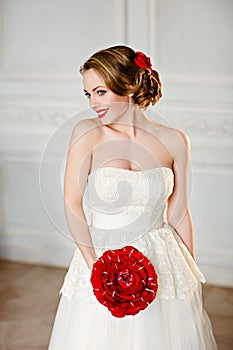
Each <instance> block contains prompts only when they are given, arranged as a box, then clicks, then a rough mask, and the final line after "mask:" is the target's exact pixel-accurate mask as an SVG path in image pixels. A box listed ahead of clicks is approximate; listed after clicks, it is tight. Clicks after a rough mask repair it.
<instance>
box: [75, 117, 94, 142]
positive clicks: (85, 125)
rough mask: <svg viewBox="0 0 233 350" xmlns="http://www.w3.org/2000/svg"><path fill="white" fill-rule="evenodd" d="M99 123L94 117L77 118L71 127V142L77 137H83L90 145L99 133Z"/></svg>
mask: <svg viewBox="0 0 233 350" xmlns="http://www.w3.org/2000/svg"><path fill="white" fill-rule="evenodd" d="M99 126H100V123H99V121H98V120H96V118H87V119H82V120H79V121H78V122H77V123H76V124H75V125H74V127H73V130H72V135H71V142H74V141H77V140H78V139H79V138H85V140H86V142H88V143H89V144H90V145H91V144H92V143H93V141H94V140H95V138H96V137H97V134H98V133H99V130H100V128H99Z"/></svg>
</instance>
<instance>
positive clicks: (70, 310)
mask: <svg viewBox="0 0 233 350" xmlns="http://www.w3.org/2000/svg"><path fill="white" fill-rule="evenodd" d="M173 186H174V174H173V172H172V170H171V169H169V168H166V167H158V168H152V169H148V170H142V171H132V170H127V169H123V168H116V167H103V168H99V169H96V170H94V171H93V172H92V173H90V174H89V176H88V182H87V198H88V205H89V206H90V210H91V214H92V215H91V220H92V221H91V225H89V231H90V234H91V236H92V240H93V243H94V245H95V247H98V248H97V249H96V251H97V254H98V256H101V255H102V253H103V251H104V250H107V249H114V248H120V247H123V246H126V245H131V246H134V247H136V248H137V249H138V250H139V251H140V252H141V253H143V254H144V255H146V256H147V257H148V258H149V259H150V260H151V262H152V263H153V265H154V267H155V270H156V273H157V275H158V291H157V295H156V298H155V299H154V301H153V302H152V303H151V304H149V306H148V307H147V308H146V309H144V310H143V311H140V312H139V313H138V314H137V315H135V316H126V317H124V318H116V317H114V316H112V314H111V313H110V312H109V311H108V309H107V308H106V307H104V306H103V305H102V304H100V303H99V302H98V301H97V299H96V298H95V296H94V294H93V291H92V285H91V283H90V276H91V271H90V270H89V269H88V268H87V266H86V264H85V261H84V259H83V257H82V255H81V253H80V251H79V249H78V248H77V249H76V251H75V253H74V256H73V259H72V262H71V265H70V267H69V270H68V272H67V274H66V276H65V280H64V283H63V286H62V288H61V290H60V293H62V295H61V298H60V302H59V305H58V309H57V314H56V317H55V321H54V325H53V329H52V333H51V338H50V344H49V348H48V349H49V350H109V349H112V350H216V349H217V346H216V342H215V339H214V336H213V333H212V327H211V323H210V320H209V318H208V315H207V313H206V311H205V310H204V309H203V304H202V284H201V283H203V282H205V278H204V276H203V274H202V272H201V271H200V270H199V268H198V266H197V265H196V262H195V261H194V259H193V258H192V256H191V254H190V253H189V251H188V249H187V248H186V246H185V245H184V243H183V242H182V241H181V239H180V238H179V236H178V235H177V233H176V232H175V230H174V229H173V227H172V226H170V225H169V224H167V223H166V222H165V221H164V213H165V209H166V203H167V199H168V197H169V196H170V194H171V193H172V191H173Z"/></svg>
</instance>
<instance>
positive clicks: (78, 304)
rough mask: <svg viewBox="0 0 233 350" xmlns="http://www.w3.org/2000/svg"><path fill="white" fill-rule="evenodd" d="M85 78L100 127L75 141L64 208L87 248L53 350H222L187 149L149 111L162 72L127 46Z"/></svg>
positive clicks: (90, 125)
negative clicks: (205, 286) (203, 265)
mask: <svg viewBox="0 0 233 350" xmlns="http://www.w3.org/2000/svg"><path fill="white" fill-rule="evenodd" d="M80 72H81V74H82V76H83V84H84V93H85V95H86V97H87V98H88V101H89V105H90V108H91V109H93V110H94V111H95V112H96V117H94V118H93V117H92V116H91V117H90V118H86V119H84V120H82V121H80V122H78V123H77V124H76V125H75V127H74V128H73V131H72V135H71V139H70V147H69V152H68V155H67V162H66V171H65V181H64V206H65V214H66V219H67V224H68V226H69V230H70V233H71V235H72V238H73V240H74V242H75V244H76V245H77V249H76V251H75V254H74V256H73V259H72V262H71V265H70V268H69V270H68V272H67V274H66V277H65V280H64V283H63V286H62V288H61V290H60V293H62V295H61V299H60V303H59V306H58V309H57V314H56V318H55V322H54V326H53V330H52V335H51V339H50V345H49V350H59V349H62V350H74V349H75V350H78V349H80V350H109V349H110V348H111V349H115V350H116V349H117V350H119V349H121V350H144V349H147V350H188V349H189V350H215V349H217V346H216V342H215V339H214V336H213V332H212V328H211V324H210V320H209V318H208V315H207V313H206V311H205V310H204V309H203V304H202V283H203V282H204V281H205V279H204V276H203V274H202V272H201V271H200V270H199V268H198V266H197V264H196V262H195V254H194V239H193V238H194V237H193V236H194V232H193V225H192V218H191V213H190V210H189V203H188V173H189V165H190V164H189V163H190V143H189V138H188V136H187V135H186V134H185V133H184V132H183V131H181V130H179V129H176V128H173V127H170V126H167V125H164V124H162V123H159V122H158V121H156V120H152V119H150V118H149V117H148V116H147V115H146V114H145V112H144V111H145V110H146V109H147V108H148V107H149V106H151V105H154V104H156V103H157V102H158V101H159V99H160V98H161V96H162V93H161V91H162V87H161V81H160V76H159V73H158V72H157V71H156V70H155V69H154V68H153V67H152V64H151V61H150V58H149V57H147V56H146V55H145V54H144V53H142V52H140V51H139V52H135V51H134V50H133V49H131V48H129V47H127V46H115V47H111V48H108V49H104V50H101V51H99V52H96V53H95V54H93V55H92V56H91V57H90V58H89V59H88V60H87V61H86V62H85V64H84V65H83V66H82V67H81V69H80ZM85 189H86V190H87V205H88V206H89V208H90V211H91V224H87V219H86V216H85V213H84V210H83V200H84V191H85ZM165 214H166V215H165ZM122 252H123V253H122ZM145 262H146V263H145ZM140 264H141V265H140ZM143 264H144V265H143ZM135 266H137V268H135ZM151 276H152V277H151ZM151 281H152V282H153V283H152V282H151ZM148 286H149V287H148Z"/></svg>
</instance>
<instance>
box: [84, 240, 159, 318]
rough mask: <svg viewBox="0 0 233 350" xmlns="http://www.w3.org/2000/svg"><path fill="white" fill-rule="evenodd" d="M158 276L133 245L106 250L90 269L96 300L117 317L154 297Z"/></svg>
mask: <svg viewBox="0 0 233 350" xmlns="http://www.w3.org/2000/svg"><path fill="white" fill-rule="evenodd" d="M157 280H158V279H157V274H156V272H155V269H154V266H153V265H152V264H151V262H150V260H149V259H148V258H147V257H146V256H145V255H143V254H142V253H141V252H139V251H138V250H137V249H136V248H135V247H132V246H126V247H124V248H121V249H115V250H107V251H105V252H104V253H103V255H102V256H101V257H100V258H99V259H98V260H97V261H96V262H95V263H94V264H93V268H92V273H91V283H92V286H93V292H94V294H95V296H96V298H97V300H98V301H99V302H100V303H101V304H103V305H104V306H106V307H107V308H108V310H109V311H110V312H111V313H112V315H113V316H115V317H125V316H127V315H136V314H137V313H138V312H139V311H141V310H144V309H145V308H146V307H147V306H148V305H149V304H150V303H151V302H152V301H153V300H154V299H155V296H156V293H157V289H158V282H157Z"/></svg>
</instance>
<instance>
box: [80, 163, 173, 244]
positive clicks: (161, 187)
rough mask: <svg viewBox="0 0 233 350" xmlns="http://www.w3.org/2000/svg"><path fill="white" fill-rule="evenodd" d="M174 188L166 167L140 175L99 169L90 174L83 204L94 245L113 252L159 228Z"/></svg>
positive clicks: (112, 169)
mask: <svg viewBox="0 0 233 350" xmlns="http://www.w3.org/2000/svg"><path fill="white" fill-rule="evenodd" d="M173 187H174V174H173V171H172V170H171V169H170V168H167V167H157V168H152V169H147V170H142V171H133V170H128V169H123V168H116V167H102V168H98V169H96V170H95V171H93V172H91V173H90V174H89V176H88V183H87V197H86V198H87V199H86V204H87V206H88V207H89V208H90V212H91V225H90V226H89V229H90V233H91V235H92V239H93V243H94V245H95V246H96V247H97V246H99V247H102V246H106V245H107V246H108V248H110V247H111V248H114V247H115V248H116V247H118V244H119V246H121V245H122V244H130V243H132V240H134V239H137V238H138V237H139V236H141V235H142V234H143V233H145V232H147V231H149V230H151V229H152V228H159V227H161V226H162V225H163V223H164V210H165V208H166V203H167V199H168V197H169V196H170V195H171V193H172V191H173ZM98 229H99V230H98Z"/></svg>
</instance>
